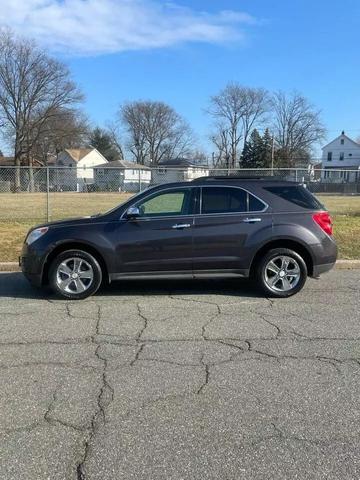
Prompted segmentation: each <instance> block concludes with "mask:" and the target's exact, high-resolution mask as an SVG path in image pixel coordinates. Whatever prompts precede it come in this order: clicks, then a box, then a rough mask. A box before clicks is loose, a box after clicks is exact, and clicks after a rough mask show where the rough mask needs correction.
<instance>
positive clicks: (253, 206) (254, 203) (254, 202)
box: [249, 193, 266, 212]
mask: <svg viewBox="0 0 360 480" xmlns="http://www.w3.org/2000/svg"><path fill="white" fill-rule="evenodd" d="M265 207H266V205H265V204H264V203H263V202H261V201H260V200H259V199H258V198H256V197H254V196H253V195H251V194H250V193H249V212H261V211H263V210H265Z"/></svg>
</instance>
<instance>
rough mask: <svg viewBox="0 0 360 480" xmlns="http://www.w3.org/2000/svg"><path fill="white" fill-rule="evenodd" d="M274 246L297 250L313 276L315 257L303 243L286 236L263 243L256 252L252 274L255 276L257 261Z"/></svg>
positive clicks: (252, 263) (251, 269)
mask: <svg viewBox="0 0 360 480" xmlns="http://www.w3.org/2000/svg"><path fill="white" fill-rule="evenodd" d="M274 248H288V249H290V250H294V252H297V253H298V254H299V255H301V257H302V258H303V259H304V262H305V263H306V267H307V271H308V275H309V276H310V277H311V276H312V275H313V273H314V259H313V257H312V255H311V253H310V251H309V249H308V248H307V247H306V246H305V245H303V244H302V243H300V242H298V241H296V240H292V239H288V238H284V239H281V238H279V239H276V240H271V241H270V242H267V243H265V244H264V245H262V247H261V248H260V249H259V250H258V251H257V252H256V254H255V256H254V258H253V260H252V262H251V266H250V275H251V276H253V274H254V270H255V267H256V265H257V263H258V262H259V260H260V258H261V257H262V256H263V255H265V253H266V252H268V251H269V250H272V249H274Z"/></svg>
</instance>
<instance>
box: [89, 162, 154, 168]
mask: <svg viewBox="0 0 360 480" xmlns="http://www.w3.org/2000/svg"><path fill="white" fill-rule="evenodd" d="M94 168H122V169H132V170H150V168H149V167H147V166H146V165H141V164H140V163H134V162H128V161H127V160H114V161H112V162H107V163H103V164H101V165H96V167H94Z"/></svg>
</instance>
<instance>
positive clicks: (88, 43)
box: [0, 0, 360, 143]
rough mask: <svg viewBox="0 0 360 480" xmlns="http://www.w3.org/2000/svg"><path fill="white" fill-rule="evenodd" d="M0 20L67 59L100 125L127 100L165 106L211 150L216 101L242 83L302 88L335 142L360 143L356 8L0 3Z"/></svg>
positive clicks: (350, 3) (294, 2) (135, 0)
mask: <svg viewBox="0 0 360 480" xmlns="http://www.w3.org/2000/svg"><path fill="white" fill-rule="evenodd" d="M84 7H85V8H84ZM0 12H3V13H0V24H8V25H10V27H12V28H13V29H14V30H15V31H19V32H21V33H23V34H24V33H25V34H27V35H31V36H33V37H35V38H36V39H37V40H38V41H39V42H40V44H43V45H45V46H46V47H48V48H49V49H50V50H51V51H52V52H53V53H54V54H56V55H58V56H59V57H61V58H62V59H65V61H66V62H67V63H68V64H69V65H70V68H71V71H72V72H73V75H74V78H75V80H76V81H77V82H78V83H79V84H80V85H81V87H82V89H83V91H84V92H85V94H86V98H87V100H86V104H85V109H86V111H87V113H88V114H89V116H90V118H91V120H92V122H94V124H100V125H103V124H105V122H106V121H107V120H111V119H112V118H113V117H114V114H115V112H116V110H117V108H118V105H119V104H120V103H121V102H123V101H125V100H133V99H137V98H143V99H148V98H149V99H161V100H164V101H166V102H168V103H169V104H171V105H173V106H174V107H175V108H176V109H177V110H178V111H179V112H180V113H181V114H182V115H184V117H186V118H187V119H188V120H189V122H190V123H191V125H192V126H193V128H194V129H195V131H197V132H198V133H199V138H200V142H202V143H206V136H207V132H208V129H209V120H208V118H207V117H206V115H204V111H203V110H204V108H205V107H206V105H207V101H208V98H209V96H210V95H212V94H214V93H216V92H217V91H218V90H220V89H221V88H223V87H224V86H225V85H226V83H227V82H228V81H237V82H240V83H242V84H244V85H247V86H259V87H264V88H267V89H269V90H277V89H282V90H285V91H291V90H294V89H296V90H298V91H300V92H302V93H303V94H304V95H305V96H307V97H308V98H309V99H310V100H311V101H312V102H313V103H314V104H315V105H316V106H317V107H318V108H319V109H321V110H322V116H323V120H324V123H325V125H326V127H327V128H328V135H329V138H331V137H334V136H336V135H337V134H338V133H340V131H341V130H342V129H345V130H346V132H347V133H348V134H349V135H350V136H353V137H359V136H360V95H359V92H358V86H359V78H360V61H359V39H358V38H359V31H360V29H359V27H360V25H359V24H360V2H359V1H358V0H342V2H335V1H329V0H316V1H315V0H313V1H310V0H291V1H289V0H272V1H271V0H251V1H250V0H237V1H236V0H211V1H209V0H208V1H205V0H175V2H173V3H167V2H161V1H159V0H63V1H61V2H60V1H59V2H58V1H57V0H28V1H27V2H25V1H24V0H0Z"/></svg>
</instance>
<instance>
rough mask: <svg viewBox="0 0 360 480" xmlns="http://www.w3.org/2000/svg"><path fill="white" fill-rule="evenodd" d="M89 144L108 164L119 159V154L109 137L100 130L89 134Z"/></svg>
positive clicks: (97, 129)
mask: <svg viewBox="0 0 360 480" xmlns="http://www.w3.org/2000/svg"><path fill="white" fill-rule="evenodd" d="M89 144H90V146H91V147H93V148H96V150H98V151H99V152H100V153H101V154H102V155H103V156H104V157H105V158H106V160H107V161H108V162H112V161H113V160H119V159H120V158H121V154H120V152H119V150H118V149H117V147H116V146H115V145H114V142H113V139H112V137H111V135H110V134H109V133H108V132H106V131H105V130H102V129H101V128H98V127H97V128H95V129H94V130H93V131H92V132H91V134H90V137H89Z"/></svg>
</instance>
